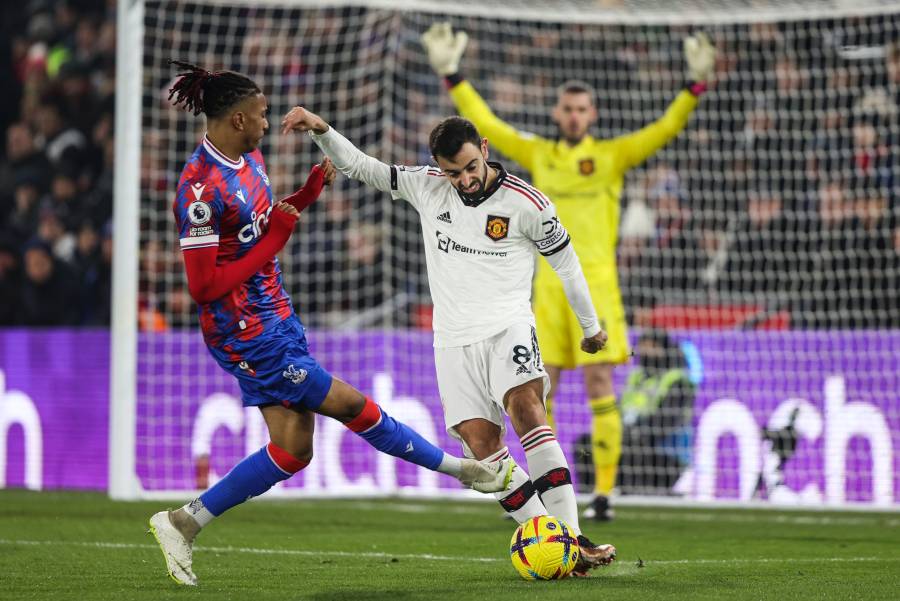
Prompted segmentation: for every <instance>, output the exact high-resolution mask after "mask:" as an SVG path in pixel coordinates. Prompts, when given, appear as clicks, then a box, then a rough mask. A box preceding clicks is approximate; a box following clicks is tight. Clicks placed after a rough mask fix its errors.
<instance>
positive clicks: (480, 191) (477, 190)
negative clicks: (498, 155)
mask: <svg viewBox="0 0 900 601" xmlns="http://www.w3.org/2000/svg"><path fill="white" fill-rule="evenodd" d="M487 173H488V165H487V162H485V163H484V173H482V175H481V178H480V179H479V180H477V181H476V182H474V183H477V184H478V185H477V186H475V187H474V188H473V189H472V191H471V192H466V191H465V190H462V189H459V188H458V190H459V193H460V194H462V195H463V196H465V197H466V198H467V199H470V200H478V199H479V198H481V197H482V195H484V183H485V182H486V181H487Z"/></svg>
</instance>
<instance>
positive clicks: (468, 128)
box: [428, 117, 481, 159]
mask: <svg viewBox="0 0 900 601" xmlns="http://www.w3.org/2000/svg"><path fill="white" fill-rule="evenodd" d="M466 142H471V143H472V144H474V145H475V146H476V147H478V146H480V145H481V135H480V134H479V133H478V130H477V129H476V128H475V125H474V124H473V123H472V122H471V121H469V120H468V119H463V118H462V117H447V118H446V119H444V120H443V121H441V122H440V123H438V124H437V127H435V128H434V129H433V130H431V136H429V138H428V147H429V149H431V155H432V156H433V157H434V158H437V157H444V158H445V159H449V158H452V157H454V156H456V153H458V152H459V149H460V148H462V147H463V144H465V143H466Z"/></svg>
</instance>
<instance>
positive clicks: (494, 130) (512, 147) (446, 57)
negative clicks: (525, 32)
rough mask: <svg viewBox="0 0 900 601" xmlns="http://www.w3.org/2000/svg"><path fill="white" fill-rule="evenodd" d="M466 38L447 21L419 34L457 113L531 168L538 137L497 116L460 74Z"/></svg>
mask: <svg viewBox="0 0 900 601" xmlns="http://www.w3.org/2000/svg"><path fill="white" fill-rule="evenodd" d="M468 41H469V37H468V35H467V34H466V32H465V31H457V32H455V33H454V31H453V29H451V27H450V23H447V22H442V23H434V24H433V25H432V26H431V27H430V28H429V29H428V31H426V32H425V33H424V34H422V45H423V46H424V47H425V49H426V50H427V51H428V62H429V63H431V68H432V69H434V71H435V73H437V74H438V75H440V76H441V77H443V78H444V83H445V84H446V86H447V89H448V90H449V91H450V98H451V100H453V104H455V105H456V109H457V110H458V111H459V114H460V115H462V116H463V117H465V118H466V119H468V120H469V121H471V122H472V123H474V124H475V127H477V128H478V131H479V132H481V135H483V136H484V137H486V138H487V139H488V140H489V141H490V143H491V145H492V146H493V147H494V148H496V149H497V150H499V151H500V152H502V153H503V154H505V155H506V156H508V157H509V158H511V159H512V160H514V161H515V162H517V163H518V164H520V165H521V166H522V167H524V168H525V169H527V170H528V171H531V170H532V167H533V163H534V158H533V155H534V150H535V146H536V145H537V143H538V142H539V141H540V138H538V137H537V136H534V135H532V134H528V133H524V132H520V131H518V130H517V129H516V128H514V127H513V126H511V125H509V124H508V123H506V122H504V121H503V120H502V119H500V118H499V117H497V115H495V114H494V112H493V111H491V109H490V107H489V106H488V105H487V103H486V102H485V101H484V99H483V98H482V97H481V96H480V95H479V94H478V92H476V91H475V88H474V87H472V84H470V83H469V82H468V81H467V80H466V79H465V78H464V77H463V76H462V75H461V74H460V71H459V61H460V59H461V58H462V55H463V52H465V50H466V44H467V42H468Z"/></svg>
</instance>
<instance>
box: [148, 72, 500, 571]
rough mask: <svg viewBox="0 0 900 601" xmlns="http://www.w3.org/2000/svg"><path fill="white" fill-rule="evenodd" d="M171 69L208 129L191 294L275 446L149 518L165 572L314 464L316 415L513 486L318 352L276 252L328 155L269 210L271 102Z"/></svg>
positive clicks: (327, 175) (192, 181)
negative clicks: (224, 523)
mask: <svg viewBox="0 0 900 601" xmlns="http://www.w3.org/2000/svg"><path fill="white" fill-rule="evenodd" d="M175 64H177V65H178V66H180V67H182V68H184V69H187V71H186V72H184V73H181V74H180V78H179V79H178V80H177V82H176V83H175V85H174V87H173V88H172V90H171V94H170V96H169V97H170V98H171V97H172V96H175V104H176V105H179V104H184V106H185V108H187V109H189V110H192V111H193V112H194V114H199V113H200V112H203V113H205V114H206V117H207V124H208V129H207V133H206V135H205V136H204V137H203V140H202V142H201V143H200V145H199V146H198V147H197V149H196V150H195V151H194V154H193V155H192V156H191V158H190V159H189V160H188V163H187V165H186V166H185V168H184V171H183V172H182V174H181V178H180V180H179V182H178V192H177V196H176V198H175V202H174V207H173V208H174V211H175V219H176V221H177V223H178V230H179V235H180V238H181V248H182V251H183V253H184V263H185V269H186V271H187V278H188V287H189V290H190V293H191V296H193V298H194V299H195V300H196V301H197V303H198V304H199V305H200V324H201V329H202V330H203V337H204V339H205V341H206V344H207V346H208V348H209V351H210V353H212V355H213V357H214V358H215V360H216V361H217V362H218V363H219V365H221V366H222V368H223V369H225V370H226V371H228V372H229V373H231V374H232V375H234V376H235V377H236V378H237V379H238V382H239V384H240V387H241V393H242V398H243V403H244V405H245V406H257V407H259V408H260V410H261V411H262V414H263V418H264V419H265V422H266V426H267V427H268V430H269V436H270V439H271V442H269V443H268V444H267V445H266V446H264V447H263V448H261V449H260V450H259V451H257V452H256V453H254V454H252V455H250V456H249V457H246V458H245V459H244V460H243V461H241V462H240V463H238V464H237V465H236V466H235V467H234V468H232V470H231V471H230V472H229V473H228V474H227V475H226V476H225V477H224V478H223V479H222V480H220V481H219V482H218V483H217V484H215V485H214V486H213V487H211V488H210V489H209V490H207V491H206V492H205V493H203V494H202V495H200V497H199V498H197V499H194V500H193V501H191V502H190V503H188V504H186V505H185V506H184V507H181V508H180V509H178V510H176V511H168V512H167V511H161V512H159V513H157V514H154V515H153V517H151V518H150V530H151V532H152V533H153V534H154V536H155V537H156V539H157V540H158V542H159V544H160V547H161V548H162V551H163V555H164V556H165V559H166V566H167V568H168V571H169V575H170V576H172V578H173V579H174V580H175V581H176V582H179V583H181V584H190V585H193V584H196V582H197V578H196V576H195V575H194V573H193V570H192V569H191V559H192V551H191V545H192V543H193V540H194V537H195V536H196V534H197V533H198V532H199V531H200V529H201V528H203V527H204V526H205V525H206V524H208V523H209V522H210V521H211V520H212V519H213V518H214V517H216V516H219V515H221V514H222V513H223V512H224V511H226V510H228V509H229V508H231V507H234V506H235V505H237V504H239V503H242V502H244V501H246V500H247V499H249V498H250V497H254V496H257V495H260V494H262V493H263V492H265V491H267V490H268V489H269V488H271V487H272V486H273V485H274V484H276V483H277V482H279V481H281V480H285V479H287V478H290V477H291V476H292V475H293V474H295V473H296V472H298V471H300V470H301V469H303V468H304V467H305V466H306V465H307V464H308V463H309V461H310V459H311V458H312V448H313V443H312V437H313V425H314V421H313V417H314V416H313V413H320V414H322V415H326V416H328V417H332V418H334V419H337V420H340V421H341V422H342V423H343V424H344V425H345V426H347V428H349V429H350V430H352V431H353V432H355V433H357V434H359V435H360V436H362V437H363V438H364V439H365V440H366V441H368V442H369V443H370V444H371V445H372V446H374V447H375V448H377V449H378V450H380V451H382V452H384V453H389V454H391V455H394V456H396V457H400V458H402V459H405V460H406V461H410V462H412V463H415V464H417V465H421V466H423V467H426V468H428V469H431V470H436V471H439V472H443V473H446V474H451V475H453V476H455V477H456V478H458V479H459V480H460V481H461V482H462V483H463V484H466V485H468V486H472V487H473V488H475V489H476V490H480V491H482V492H496V491H501V490H506V488H507V487H508V485H509V481H510V478H511V474H512V470H513V463H512V462H506V463H505V464H503V465H501V466H495V465H489V464H487V463H481V462H479V461H475V460H472V459H460V458H458V457H454V456H452V455H448V454H446V453H444V452H443V451H442V450H441V449H439V448H437V447H435V446H434V445H433V444H431V443H429V442H428V441H426V440H425V439H423V438H422V437H421V436H420V435H419V434H418V433H416V432H415V431H414V430H412V429H411V428H409V427H408V426H406V425H404V424H402V423H400V422H398V421H396V420H395V419H393V418H392V417H390V416H389V415H387V413H385V412H384V411H383V410H382V409H381V408H380V407H379V406H378V405H377V404H375V403H374V402H373V401H372V400H371V399H370V398H368V397H366V396H364V395H363V394H362V393H360V392H359V391H357V390H356V389H354V388H353V387H351V386H350V385H348V384H346V383H344V382H342V381H340V380H339V379H337V378H334V377H332V376H331V374H329V373H328V372H327V371H326V370H325V369H324V368H323V367H322V366H320V365H319V364H318V363H316V361H315V359H313V358H312V357H311V356H310V354H309V350H308V348H307V343H306V338H305V336H304V328H303V326H302V325H301V323H300V320H299V319H298V318H297V316H296V315H295V314H294V311H293V308H292V306H291V301H290V298H289V297H288V295H287V293H286V292H285V290H284V287H283V285H282V279H281V269H280V268H279V266H278V261H277V260H276V259H275V254H276V253H277V252H278V251H279V250H281V248H282V247H283V246H284V245H285V243H286V242H287V240H288V238H289V237H290V235H291V231H292V230H293V228H294V225H295V223H296V222H297V219H298V217H299V215H300V212H301V211H302V210H303V209H304V208H306V207H307V206H309V205H310V204H311V203H312V202H313V201H315V200H316V198H317V197H318V195H319V193H320V192H321V190H322V186H323V185H324V184H325V183H330V181H331V180H332V179H333V178H334V167H332V165H331V163H330V161H328V159H326V160H325V161H323V162H322V164H321V165H317V166H315V167H313V169H312V172H311V174H310V176H309V178H308V179H307V181H306V184H305V185H304V186H303V187H302V188H300V189H299V190H297V191H296V192H295V193H294V194H291V195H290V196H288V197H286V198H284V199H283V200H281V201H280V202H278V203H274V204H273V201H272V191H271V188H270V187H269V178H268V176H267V175H266V171H265V165H264V163H263V159H262V155H261V153H260V151H259V150H258V149H257V146H258V145H259V143H260V141H261V140H262V137H263V135H264V134H265V132H266V129H267V128H268V125H269V124H268V121H267V120H266V111H267V105H266V97H265V96H264V95H263V94H262V92H261V91H260V89H259V87H257V86H256V84H254V83H253V81H251V80H250V79H248V78H247V77H244V76H243V75H240V74H238V73H234V72H231V71H220V72H215V73H210V72H208V71H206V70H204V69H200V68H198V67H195V66H193V65H189V64H186V63H175Z"/></svg>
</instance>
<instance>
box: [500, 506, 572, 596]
mask: <svg viewBox="0 0 900 601" xmlns="http://www.w3.org/2000/svg"><path fill="white" fill-rule="evenodd" d="M580 553H581V550H580V549H579V547H578V538H577V536H576V535H575V533H574V532H573V531H572V529H571V528H569V527H568V526H567V525H566V523H565V522H563V521H561V520H558V519H556V518H555V517H553V516H550V515H542V516H538V517H536V518H531V519H530V520H528V521H527V522H525V523H524V524H522V525H521V526H519V527H518V528H516V531H515V532H513V536H512V540H511V541H510V543H509V556H510V559H511V560H512V564H513V566H514V567H515V568H516V571H517V572H519V575H520V576H521V577H522V578H524V579H525V580H556V579H559V578H565V577H566V576H568V575H569V574H571V573H572V570H573V569H575V564H576V563H577V562H578V556H579V554H580Z"/></svg>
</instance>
